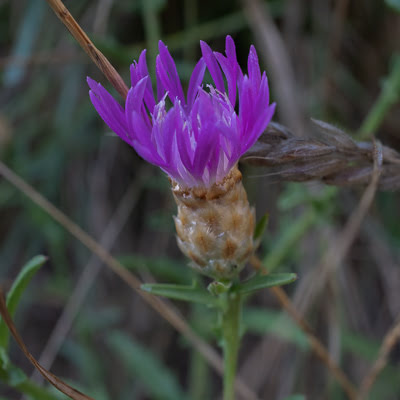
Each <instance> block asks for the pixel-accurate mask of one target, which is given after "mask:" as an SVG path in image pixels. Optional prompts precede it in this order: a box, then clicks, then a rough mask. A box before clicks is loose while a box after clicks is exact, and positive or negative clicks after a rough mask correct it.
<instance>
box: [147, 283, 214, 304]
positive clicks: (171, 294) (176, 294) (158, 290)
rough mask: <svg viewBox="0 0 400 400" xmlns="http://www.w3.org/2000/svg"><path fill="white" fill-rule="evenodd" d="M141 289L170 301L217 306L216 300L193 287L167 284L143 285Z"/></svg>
mask: <svg viewBox="0 0 400 400" xmlns="http://www.w3.org/2000/svg"><path fill="white" fill-rule="evenodd" d="M141 289H142V290H144V291H146V292H149V293H151V294H155V295H157V296H163V297H168V298H170V299H175V300H182V301H190V302H194V303H201V304H210V305H218V304H219V300H218V298H216V297H214V296H212V295H211V294H210V293H209V292H208V291H207V290H206V289H204V288H202V287H198V286H195V285H191V286H188V285H175V284H169V283H145V284H143V285H142V286H141Z"/></svg>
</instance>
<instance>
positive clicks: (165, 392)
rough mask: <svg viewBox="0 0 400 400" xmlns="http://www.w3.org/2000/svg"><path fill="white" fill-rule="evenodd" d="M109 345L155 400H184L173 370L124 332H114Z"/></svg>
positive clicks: (109, 338)
mask: <svg viewBox="0 0 400 400" xmlns="http://www.w3.org/2000/svg"><path fill="white" fill-rule="evenodd" d="M108 344H109V345H110V347H111V348H112V350H113V351H114V352H115V353H116V355H117V356H118V357H119V358H120V359H121V360H122V362H123V364H124V365H125V368H126V369H127V370H128V371H129V372H130V373H133V374H134V375H135V376H136V377H137V379H138V380H139V381H140V382H141V384H142V385H143V386H144V387H145V388H146V390H147V391H148V394H149V398H152V399H154V400H183V399H185V398H186V397H185V395H184V393H183V390H182V389H181V387H180V386H179V383H178V380H177V378H176V376H175V375H173V374H172V372H171V369H170V368H168V367H167V366H166V365H163V364H162V363H161V362H160V360H159V359H158V358H157V357H156V355H155V354H153V353H152V352H151V351H149V350H147V349H146V348H145V347H143V346H142V345H140V344H139V343H136V342H135V341H134V340H133V339H132V338H130V337H128V336H127V335H125V334H123V333H122V332H117V331H116V332H113V333H112V334H111V335H110V336H109V337H108Z"/></svg>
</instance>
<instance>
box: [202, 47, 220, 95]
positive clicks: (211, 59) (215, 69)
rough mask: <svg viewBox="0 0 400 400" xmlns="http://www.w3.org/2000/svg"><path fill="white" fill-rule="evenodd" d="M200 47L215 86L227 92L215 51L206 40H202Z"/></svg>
mask: <svg viewBox="0 0 400 400" xmlns="http://www.w3.org/2000/svg"><path fill="white" fill-rule="evenodd" d="M200 47H201V53H202V54H203V58H204V61H205V63H206V65H207V68H208V70H209V71H210V74H211V77H212V78H213V81H214V83H215V87H216V88H217V89H218V90H219V91H220V92H222V93H224V92H225V87H224V79H223V77H222V72H221V70H220V68H219V65H218V63H217V60H216V58H215V55H214V53H213V51H212V50H211V48H210V46H209V45H208V44H207V43H206V42H203V41H202V40H200Z"/></svg>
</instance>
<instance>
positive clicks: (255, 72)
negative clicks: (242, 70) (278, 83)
mask: <svg viewBox="0 0 400 400" xmlns="http://www.w3.org/2000/svg"><path fill="white" fill-rule="evenodd" d="M247 71H248V73H249V78H250V80H251V81H252V82H253V84H254V85H256V86H257V87H258V86H260V83H261V72H260V65H259V63H258V57H257V52H256V49H255V48H254V46H253V45H251V47H250V52H249V57H248V59H247Z"/></svg>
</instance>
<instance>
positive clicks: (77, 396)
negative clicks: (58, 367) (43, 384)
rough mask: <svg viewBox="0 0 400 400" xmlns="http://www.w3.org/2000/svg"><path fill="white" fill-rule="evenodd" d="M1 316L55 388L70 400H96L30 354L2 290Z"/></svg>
mask: <svg viewBox="0 0 400 400" xmlns="http://www.w3.org/2000/svg"><path fill="white" fill-rule="evenodd" d="M0 314H1V317H2V318H3V320H4V322H5V323H6V325H7V327H8V329H9V330H10V332H11V334H12V336H13V337H14V339H15V341H16V342H17V344H18V346H19V347H20V349H21V350H22V352H23V353H24V354H25V356H26V357H27V358H28V360H29V361H30V362H31V363H32V364H33V366H34V367H35V368H36V369H37V370H38V371H39V372H40V373H41V374H42V376H43V377H44V378H45V379H46V380H47V381H48V382H50V383H51V384H52V385H53V386H54V387H56V388H57V389H58V390H59V391H60V392H62V393H64V394H66V395H67V396H68V397H69V398H70V399H73V400H94V399H93V398H92V397H89V396H86V395H85V394H83V393H81V392H79V391H78V390H76V389H74V388H73V387H72V386H69V385H68V384H66V383H65V382H64V381H62V380H61V379H60V378H58V377H57V376H55V375H54V374H52V373H51V372H49V371H47V370H46V369H45V368H44V367H43V366H42V365H41V364H40V363H38V362H37V361H36V359H35V357H33V356H32V354H31V353H30V352H29V350H28V348H27V347H26V346H25V343H24V341H23V340H22V338H21V336H20V334H19V333H18V331H17V328H16V327H15V325H14V323H13V320H12V318H11V315H10V314H9V312H8V309H7V305H6V302H5V300H4V295H3V291H2V290H1V289H0Z"/></svg>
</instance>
